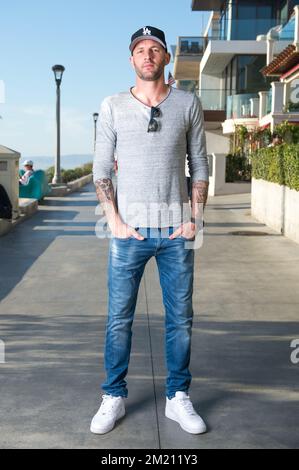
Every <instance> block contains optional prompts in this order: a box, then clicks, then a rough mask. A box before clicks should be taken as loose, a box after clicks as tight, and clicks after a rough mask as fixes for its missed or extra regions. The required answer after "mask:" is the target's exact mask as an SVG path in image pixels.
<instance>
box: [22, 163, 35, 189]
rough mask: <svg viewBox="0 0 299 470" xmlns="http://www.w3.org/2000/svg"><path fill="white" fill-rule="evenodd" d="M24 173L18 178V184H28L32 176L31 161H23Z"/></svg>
mask: <svg viewBox="0 0 299 470" xmlns="http://www.w3.org/2000/svg"><path fill="white" fill-rule="evenodd" d="M24 168H25V173H24V174H23V175H22V176H21V178H19V183H20V184H28V181H29V178H30V176H31V175H33V173H34V170H33V161H32V160H25V162H24Z"/></svg>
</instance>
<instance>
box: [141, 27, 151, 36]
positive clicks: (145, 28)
mask: <svg viewBox="0 0 299 470" xmlns="http://www.w3.org/2000/svg"><path fill="white" fill-rule="evenodd" d="M147 34H152V32H151V30H150V29H148V28H147V27H146V26H145V27H144V28H143V35H144V36H146V35H147Z"/></svg>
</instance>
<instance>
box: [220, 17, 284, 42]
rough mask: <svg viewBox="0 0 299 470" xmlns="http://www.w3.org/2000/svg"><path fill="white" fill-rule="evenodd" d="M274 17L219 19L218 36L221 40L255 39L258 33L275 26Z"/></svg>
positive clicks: (275, 20)
mask: <svg viewBox="0 0 299 470" xmlns="http://www.w3.org/2000/svg"><path fill="white" fill-rule="evenodd" d="M277 25H278V21H277V19H275V18H269V19H268V18H267V19H259V18H257V19H243V20H241V19H238V20H234V19H233V20H223V19H222V20H220V28H219V38H218V39H223V40H250V39H251V40H255V39H256V36H258V35H261V34H263V35H265V34H267V32H268V31H269V29H271V28H273V26H277Z"/></svg>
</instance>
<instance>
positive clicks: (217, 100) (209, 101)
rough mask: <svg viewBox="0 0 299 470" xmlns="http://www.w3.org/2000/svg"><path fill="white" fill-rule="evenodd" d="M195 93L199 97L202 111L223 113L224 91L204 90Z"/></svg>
mask: <svg viewBox="0 0 299 470" xmlns="http://www.w3.org/2000/svg"><path fill="white" fill-rule="evenodd" d="M196 93H197V95H198V96H199V97H200V101H201V103H202V107H203V109H204V110H206V111H208V110H210V111H223V110H224V109H225V96H226V95H225V90H220V89H219V88H217V89H205V90H197V91H196Z"/></svg>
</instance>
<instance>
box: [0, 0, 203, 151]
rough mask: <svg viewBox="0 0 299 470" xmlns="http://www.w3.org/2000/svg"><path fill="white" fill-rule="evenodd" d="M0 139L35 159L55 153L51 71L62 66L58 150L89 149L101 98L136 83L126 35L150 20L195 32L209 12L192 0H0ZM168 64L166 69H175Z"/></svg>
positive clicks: (173, 34) (173, 36)
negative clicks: (196, 8) (1, 94)
mask: <svg viewBox="0 0 299 470" xmlns="http://www.w3.org/2000/svg"><path fill="white" fill-rule="evenodd" d="M0 4H1V7H0V12H1V29H0V40H1V43H0V81H2V84H3V83H4V85H5V102H4V103H2V104H1V102H0V116H1V117H2V119H0V144H1V145H5V146H7V147H9V148H12V149H14V150H17V151H19V152H21V154H22V156H26V157H34V156H42V155H47V156H51V155H54V154H55V149H56V121H55V106H56V88H55V87H56V85H55V81H54V75H53V72H52V70H51V68H52V66H53V65H54V64H62V65H64V66H65V69H66V70H65V73H64V76H63V81H62V86H61V153H62V154H63V155H66V154H90V153H92V148H93V120H92V114H93V113H94V112H98V111H99V107H100V103H101V101H102V100H103V98H104V97H105V96H108V95H112V94H114V93H118V92H120V91H125V90H128V89H129V87H130V86H133V85H134V84H135V74H134V70H133V69H132V67H131V65H130V63H129V55H130V53H129V48H128V47H129V42H130V38H131V35H132V34H133V33H134V32H135V31H136V30H138V29H139V28H141V27H143V26H146V25H151V26H156V27H158V28H160V29H163V30H164V31H165V35H166V40H167V44H168V46H170V45H173V44H176V42H177V37H178V36H184V35H186V36H193V35H195V36H200V35H201V34H202V30H203V27H204V26H205V25H206V22H207V18H208V13H201V12H192V11H191V0H151V1H150V2H149V1H144V0H127V1H125V0H110V1H109V0H108V1H104V0H84V1H83V0H63V1H61V0H42V1H40V0H26V1H24V0H9V1H7V0H3V1H2V2H1V0H0ZM172 69H173V64H172V63H170V65H169V66H168V67H167V68H166V69H165V76H166V78H167V75H168V70H170V71H172ZM0 90H1V86H0Z"/></svg>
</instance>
